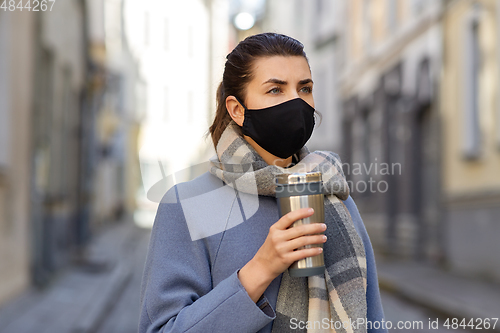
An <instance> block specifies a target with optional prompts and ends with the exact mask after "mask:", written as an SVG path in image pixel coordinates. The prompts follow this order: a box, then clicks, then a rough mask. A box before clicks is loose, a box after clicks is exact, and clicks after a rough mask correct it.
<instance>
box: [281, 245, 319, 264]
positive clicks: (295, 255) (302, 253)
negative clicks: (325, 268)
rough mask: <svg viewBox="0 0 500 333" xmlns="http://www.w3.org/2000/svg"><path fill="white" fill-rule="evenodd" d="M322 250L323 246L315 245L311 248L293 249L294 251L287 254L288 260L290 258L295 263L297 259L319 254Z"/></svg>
mask: <svg viewBox="0 0 500 333" xmlns="http://www.w3.org/2000/svg"><path fill="white" fill-rule="evenodd" d="M321 252H323V248H321V247H313V248H310V249H303V250H297V251H292V252H289V254H288V255H287V260H290V261H291V262H292V263H293V262H295V261H298V260H301V259H304V258H308V257H314V256H317V255H318V254H320V253H321Z"/></svg>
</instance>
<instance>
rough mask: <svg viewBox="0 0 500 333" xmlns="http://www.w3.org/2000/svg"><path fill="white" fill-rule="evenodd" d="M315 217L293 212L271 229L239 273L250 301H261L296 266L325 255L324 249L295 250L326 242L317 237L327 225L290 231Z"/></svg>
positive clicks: (310, 211)
mask: <svg viewBox="0 0 500 333" xmlns="http://www.w3.org/2000/svg"><path fill="white" fill-rule="evenodd" d="M313 213H314V211H313V209H312V208H302V209H299V210H296V211H292V212H290V213H288V214H286V215H284V216H283V217H282V218H280V219H279V220H278V222H276V223H275V224H273V225H272V226H271V227H270V228H269V233H268V235H267V238H266V240H265V241H264V244H262V246H261V247H260V248H259V250H258V251H257V253H256V254H255V256H254V257H253V258H252V260H250V261H249V262H248V263H247V264H246V265H245V266H244V267H243V268H242V269H241V270H240V272H239V274H238V276H239V278H240V281H241V283H242V285H243V286H244V287H245V289H246V290H247V292H248V294H249V295H250V297H251V298H252V299H253V300H254V301H257V300H258V299H259V297H260V296H261V295H262V293H263V292H264V290H266V288H267V286H269V284H270V283H271V281H272V280H274V279H275V278H276V277H277V276H278V275H280V274H281V273H283V271H285V270H286V269H287V268H288V267H289V266H290V265H291V264H292V263H293V262H295V261H297V260H300V259H303V258H307V257H312V256H315V255H318V254H320V253H321V251H322V248H320V247H313V248H310V249H302V250H296V251H294V250H295V249H297V248H299V247H302V246H305V245H311V244H322V243H324V242H326V236H324V235H315V234H318V233H322V232H324V231H325V230H326V225H325V224H324V223H312V224H303V225H300V226H297V227H293V228H288V227H290V226H291V225H292V224H293V223H294V222H295V221H297V220H300V219H303V218H307V217H309V216H311V215H312V214H313Z"/></svg>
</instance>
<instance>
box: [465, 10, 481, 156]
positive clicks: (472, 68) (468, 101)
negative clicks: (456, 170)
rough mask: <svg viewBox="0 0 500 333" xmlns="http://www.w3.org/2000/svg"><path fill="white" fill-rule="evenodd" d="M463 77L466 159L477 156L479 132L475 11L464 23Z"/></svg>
mask: <svg viewBox="0 0 500 333" xmlns="http://www.w3.org/2000/svg"><path fill="white" fill-rule="evenodd" d="M464 47H465V50H464V51H465V52H464V61H465V66H464V68H465V73H464V74H465V77H464V98H465V103H464V114H463V115H464V117H463V125H464V135H463V154H464V157H465V158H467V159H476V158H479V155H480V153H481V132H480V127H479V117H480V100H479V85H480V72H481V48H480V25H479V19H478V17H477V13H474V14H473V15H472V16H469V17H468V18H467V19H466V23H465V43H464Z"/></svg>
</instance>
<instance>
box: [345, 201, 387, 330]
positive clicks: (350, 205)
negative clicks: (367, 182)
mask: <svg viewBox="0 0 500 333" xmlns="http://www.w3.org/2000/svg"><path fill="white" fill-rule="evenodd" d="M344 204H345V205H346V207H347V209H348V210H349V213H350V214H351V217H352V219H353V222H354V227H355V228H356V231H357V232H358V234H359V236H360V237H361V239H362V240H363V245H364V247H365V254H366V266H367V267H366V269H367V287H366V303H367V314H366V317H367V318H366V320H367V322H371V323H372V328H371V329H370V325H368V326H367V328H368V333H386V332H387V329H386V328H385V327H386V325H385V319H384V310H383V308H382V302H381V299H380V290H379V287H378V277H377V266H376V265H375V255H374V253H373V247H372V244H371V242H370V238H369V237H368V233H367V232H366V228H365V225H364V223H363V220H362V219H361V216H360V215H359V211H358V208H357V207H356V204H355V203H354V200H352V198H351V196H349V198H347V200H346V201H344ZM375 322H378V323H375ZM373 327H380V328H379V329H375V328H373Z"/></svg>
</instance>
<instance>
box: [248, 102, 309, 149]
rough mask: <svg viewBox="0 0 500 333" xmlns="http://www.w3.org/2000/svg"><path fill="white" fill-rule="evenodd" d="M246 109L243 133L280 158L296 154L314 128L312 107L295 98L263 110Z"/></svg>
mask: <svg viewBox="0 0 500 333" xmlns="http://www.w3.org/2000/svg"><path fill="white" fill-rule="evenodd" d="M238 101H239V102H240V104H241V105H242V106H243V108H244V109H245V120H244V121H243V128H242V131H243V134H244V135H247V136H249V137H251V138H252V139H253V140H254V141H255V142H256V143H257V144H258V145H259V146H261V147H262V148H264V149H265V150H266V151H268V152H269V153H271V154H273V155H274V156H278V157H279V158H288V157H290V156H292V155H293V154H295V153H296V152H298V151H299V150H300V148H302V147H303V146H304V145H305V143H306V142H307V140H309V138H310V137H311V134H312V132H313V129H314V108H313V107H312V106H310V105H309V104H307V102H306V101H304V100H303V99H302V98H295V99H291V100H289V101H286V102H283V103H281V104H278V105H274V106H271V107H268V108H264V109H257V110H249V109H247V107H246V106H245V105H244V104H243V103H242V102H241V101H240V100H239V99H238Z"/></svg>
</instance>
